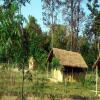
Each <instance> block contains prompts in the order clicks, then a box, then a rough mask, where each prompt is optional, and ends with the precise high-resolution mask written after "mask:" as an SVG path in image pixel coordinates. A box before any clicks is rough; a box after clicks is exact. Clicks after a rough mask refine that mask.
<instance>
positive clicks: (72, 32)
mask: <svg viewBox="0 0 100 100" xmlns="http://www.w3.org/2000/svg"><path fill="white" fill-rule="evenodd" d="M73 37H74V30H73V0H71V50H72V51H73V49H74V48H73Z"/></svg>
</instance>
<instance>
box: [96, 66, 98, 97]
mask: <svg viewBox="0 0 100 100" xmlns="http://www.w3.org/2000/svg"><path fill="white" fill-rule="evenodd" d="M97 94H98V66H96V95H97Z"/></svg>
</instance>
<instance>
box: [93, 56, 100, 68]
mask: <svg viewBox="0 0 100 100" xmlns="http://www.w3.org/2000/svg"><path fill="white" fill-rule="evenodd" d="M96 66H98V67H100V56H99V57H98V58H97V60H96V61H95V63H94V65H93V67H96Z"/></svg>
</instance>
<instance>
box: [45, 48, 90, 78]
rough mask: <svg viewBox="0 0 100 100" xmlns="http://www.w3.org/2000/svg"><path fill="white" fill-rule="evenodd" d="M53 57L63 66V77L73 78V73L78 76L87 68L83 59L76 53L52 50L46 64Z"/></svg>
mask: <svg viewBox="0 0 100 100" xmlns="http://www.w3.org/2000/svg"><path fill="white" fill-rule="evenodd" d="M53 57H56V58H58V59H59V62H60V64H61V65H62V66H63V69H64V70H63V72H64V73H65V75H66V74H70V75H71V76H72V77H74V76H75V75H73V73H76V74H77V73H78V74H79V73H80V72H84V71H85V69H87V68H88V66H87V64H86V63H85V61H84V59H83V57H82V56H81V54H80V53H78V52H72V51H66V50H63V49H58V48H53V49H52V50H51V51H50V53H49V55H48V59H47V62H51V61H52V58H53ZM63 75H64V74H63ZM78 76H79V75H78Z"/></svg>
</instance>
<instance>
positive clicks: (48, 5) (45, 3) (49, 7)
mask: <svg viewBox="0 0 100 100" xmlns="http://www.w3.org/2000/svg"><path fill="white" fill-rule="evenodd" d="M41 1H42V9H43V13H42V15H43V23H44V24H45V25H46V26H48V27H49V28H50V27H51V29H52V33H51V37H52V38H51V47H53V34H54V25H55V23H56V20H57V14H58V8H59V7H60V4H61V2H60V0H41Z"/></svg>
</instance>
